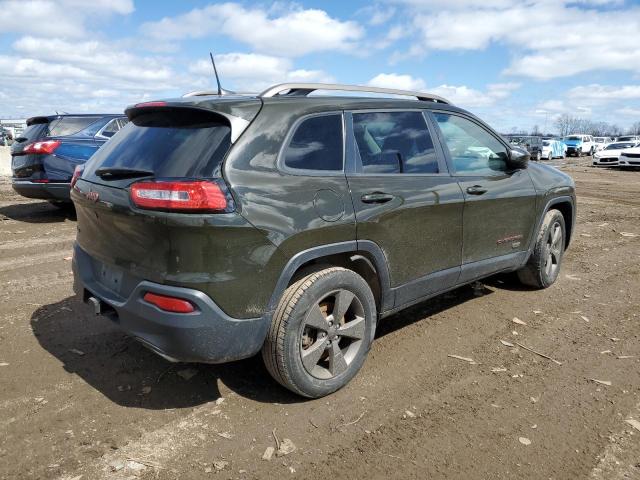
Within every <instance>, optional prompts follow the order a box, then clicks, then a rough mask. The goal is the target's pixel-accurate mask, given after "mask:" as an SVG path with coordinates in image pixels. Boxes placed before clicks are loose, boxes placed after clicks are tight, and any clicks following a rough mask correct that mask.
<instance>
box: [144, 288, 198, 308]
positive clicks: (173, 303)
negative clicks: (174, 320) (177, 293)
mask: <svg viewBox="0 0 640 480" xmlns="http://www.w3.org/2000/svg"><path fill="white" fill-rule="evenodd" d="M143 299H144V301H145V302H149V303H150V304H152V305H155V306H156V307H158V308H159V309H160V310H164V311H165V312H174V313H191V312H195V310H196V307H194V306H193V304H192V303H191V302H190V301H188V300H184V299H183V298H176V297H168V296H166V295H158V294H156V293H151V292H147V293H145V294H144V297H143Z"/></svg>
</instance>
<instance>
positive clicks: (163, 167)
mask: <svg viewBox="0 0 640 480" xmlns="http://www.w3.org/2000/svg"><path fill="white" fill-rule="evenodd" d="M230 148H231V128H230V126H229V125H228V123H227V122H226V119H224V117H221V116H220V115H217V114H215V113H214V112H209V111H204V110H197V109H185V108H175V109H158V110H157V111H149V112H146V113H142V114H140V115H138V116H137V117H135V118H134V119H133V120H131V121H130V122H129V123H128V124H127V125H126V126H125V127H124V128H123V129H122V130H121V131H120V132H119V133H118V135H116V136H114V137H113V138H112V139H111V140H110V141H108V142H106V143H105V144H104V145H103V146H102V147H101V148H100V149H99V150H98V151H97V152H96V154H95V155H94V156H93V157H92V158H91V160H90V161H89V163H88V164H87V166H86V168H85V173H84V175H83V178H85V179H87V180H89V181H94V182H101V181H102V180H101V179H100V177H97V176H96V175H95V171H96V170H97V169H98V168H110V167H111V168H130V169H138V170H149V171H152V172H153V173H154V175H155V177H156V178H211V177H214V176H218V175H219V174H220V167H221V164H222V160H223V159H224V157H225V155H226V154H227V152H228V151H229V149H230Z"/></svg>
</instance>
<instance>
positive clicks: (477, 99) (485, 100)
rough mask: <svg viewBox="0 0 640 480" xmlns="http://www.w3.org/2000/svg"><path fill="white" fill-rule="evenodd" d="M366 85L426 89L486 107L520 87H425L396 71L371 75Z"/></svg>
mask: <svg viewBox="0 0 640 480" xmlns="http://www.w3.org/2000/svg"><path fill="white" fill-rule="evenodd" d="M367 85H372V86H374V87H386V88H397V89H401V90H417V91H426V92H429V93H433V94H435V95H439V96H441V97H444V98H445V99H447V100H449V101H450V102H452V103H454V104H456V105H458V106H460V107H464V108H476V107H487V106H490V105H494V104H495V103H496V102H497V101H498V100H502V99H505V98H507V97H509V96H510V95H511V94H512V93H513V92H514V91H515V90H517V89H518V88H520V84H519V83H493V84H489V85H487V87H486V90H485V91H481V90H477V89H474V88H470V87H467V86H466V85H458V86H456V85H446V84H444V85H439V86H437V87H431V88H427V87H426V84H425V82H424V80H422V79H421V78H414V77H412V76H411V75H402V74H397V73H380V74H378V75H376V76H375V77H373V78H372V79H371V80H369V82H367Z"/></svg>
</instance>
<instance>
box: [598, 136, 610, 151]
mask: <svg viewBox="0 0 640 480" xmlns="http://www.w3.org/2000/svg"><path fill="white" fill-rule="evenodd" d="M593 141H594V142H595V144H596V152H599V151H600V150H602V149H603V148H604V147H606V146H607V145H609V144H610V143H613V140H612V139H611V137H593Z"/></svg>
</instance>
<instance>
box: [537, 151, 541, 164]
mask: <svg viewBox="0 0 640 480" xmlns="http://www.w3.org/2000/svg"><path fill="white" fill-rule="evenodd" d="M540 160H542V153H540V150H538V152H537V153H536V162H539V161H540Z"/></svg>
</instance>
